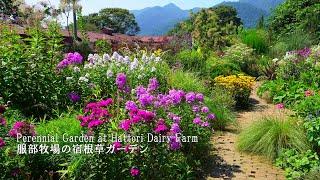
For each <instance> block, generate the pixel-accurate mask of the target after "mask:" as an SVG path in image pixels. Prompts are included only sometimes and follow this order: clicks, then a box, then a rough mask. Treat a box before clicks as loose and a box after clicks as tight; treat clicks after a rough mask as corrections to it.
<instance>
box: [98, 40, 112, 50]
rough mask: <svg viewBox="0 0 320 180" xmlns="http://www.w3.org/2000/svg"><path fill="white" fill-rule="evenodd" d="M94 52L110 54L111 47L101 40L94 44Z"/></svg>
mask: <svg viewBox="0 0 320 180" xmlns="http://www.w3.org/2000/svg"><path fill="white" fill-rule="evenodd" d="M95 47H96V51H97V52H100V53H111V52H112V45H111V44H110V43H109V42H108V41H106V40H103V39H99V40H97V41H96V42H95Z"/></svg>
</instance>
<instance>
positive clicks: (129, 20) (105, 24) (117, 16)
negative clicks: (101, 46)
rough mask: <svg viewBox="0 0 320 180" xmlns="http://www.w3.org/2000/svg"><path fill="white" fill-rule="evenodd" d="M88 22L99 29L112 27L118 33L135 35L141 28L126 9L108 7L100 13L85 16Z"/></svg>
mask: <svg viewBox="0 0 320 180" xmlns="http://www.w3.org/2000/svg"><path fill="white" fill-rule="evenodd" d="M84 19H85V21H86V23H88V24H89V25H93V24H94V25H95V26H96V28H97V29H102V28H111V29H113V31H114V32H116V33H122V34H129V35H135V34H137V33H138V32H139V31H140V28H139V26H138V24H137V22H136V20H135V17H134V15H133V14H132V13H130V12H129V11H128V10H126V9H121V8H106V9H102V10H101V11H100V12H99V13H93V14H90V15H88V16H85V17H84Z"/></svg>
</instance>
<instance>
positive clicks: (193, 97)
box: [186, 92, 196, 103]
mask: <svg viewBox="0 0 320 180" xmlns="http://www.w3.org/2000/svg"><path fill="white" fill-rule="evenodd" d="M195 100H196V94H195V93H194V92H189V93H188V94H186V101H187V103H193V102H194V101H195Z"/></svg>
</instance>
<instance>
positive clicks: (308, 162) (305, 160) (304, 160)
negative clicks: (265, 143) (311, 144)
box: [276, 149, 320, 179]
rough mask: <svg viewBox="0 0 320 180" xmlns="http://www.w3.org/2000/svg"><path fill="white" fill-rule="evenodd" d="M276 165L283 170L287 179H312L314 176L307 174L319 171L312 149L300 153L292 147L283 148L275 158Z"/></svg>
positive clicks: (317, 160) (319, 163) (317, 161)
mask: <svg viewBox="0 0 320 180" xmlns="http://www.w3.org/2000/svg"><path fill="white" fill-rule="evenodd" d="M276 165H277V166H279V167H281V168H283V169H284V170H285V175H286V178H287V179H305V178H304V177H309V178H311V179H312V178H315V176H309V175H311V174H313V173H316V174H318V173H319V172H317V169H316V167H319V165H320V162H319V157H318V155H317V153H315V152H313V151H312V150H308V151H306V152H303V153H301V152H299V151H296V150H294V149H284V150H283V152H281V154H280V157H279V158H278V159H277V160H276ZM310 171H311V172H310ZM318 176H319V174H318ZM307 179H308V178H307Z"/></svg>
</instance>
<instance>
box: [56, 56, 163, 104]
mask: <svg viewBox="0 0 320 180" xmlns="http://www.w3.org/2000/svg"><path fill="white" fill-rule="evenodd" d="M69 55H70V56H71V55H72V54H70V53H69V54H68V55H67V56H66V58H65V59H64V60H62V61H61V62H60V63H59V64H58V65H57V67H63V68H60V72H59V75H61V76H62V77H64V78H65V82H66V85H65V86H66V87H67V88H68V89H69V91H70V93H71V92H72V93H74V94H77V95H80V96H81V97H82V98H81V99H82V100H83V101H86V100H89V99H91V98H92V95H94V97H95V98H96V99H98V98H101V97H104V96H108V95H110V94H114V93H115V92H116V91H117V87H116V86H115V84H114V81H115V79H116V78H117V77H116V75H117V74H118V73H120V72H123V73H125V74H126V78H127V79H126V81H127V83H128V85H130V86H136V85H138V84H140V83H143V84H145V83H148V80H149V78H151V77H156V78H157V79H158V80H159V83H160V84H161V85H162V90H164V89H166V84H167V82H166V76H165V74H167V73H166V72H167V71H168V67H167V65H166V64H165V62H163V61H162V60H161V58H160V57H158V56H156V55H155V54H151V55H148V53H147V52H144V51H141V52H138V53H128V55H129V56H122V55H120V54H119V53H117V52H114V53H113V54H112V55H109V54H104V55H102V56H100V55H98V54H90V55H89V56H88V59H87V61H86V62H84V65H79V63H78V62H80V60H81V58H80V57H78V55H76V53H74V54H73V55H72V56H71V58H69ZM70 59H71V60H70ZM73 59H77V60H73ZM64 62H70V63H64ZM72 62H74V63H72ZM61 64H62V65H61ZM63 64H68V65H66V66H64V65H63ZM70 64H71V65H72V66H71V65H70ZM118 78H119V82H118V81H117V83H121V82H120V81H121V77H118ZM117 83H116V84H117ZM122 90H123V91H127V92H129V91H130V89H128V87H123V89H122ZM69 98H70V100H71V101H72V102H75V99H74V96H73V97H70V94H69ZM76 100H77V101H76V102H78V100H80V99H79V98H76Z"/></svg>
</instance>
